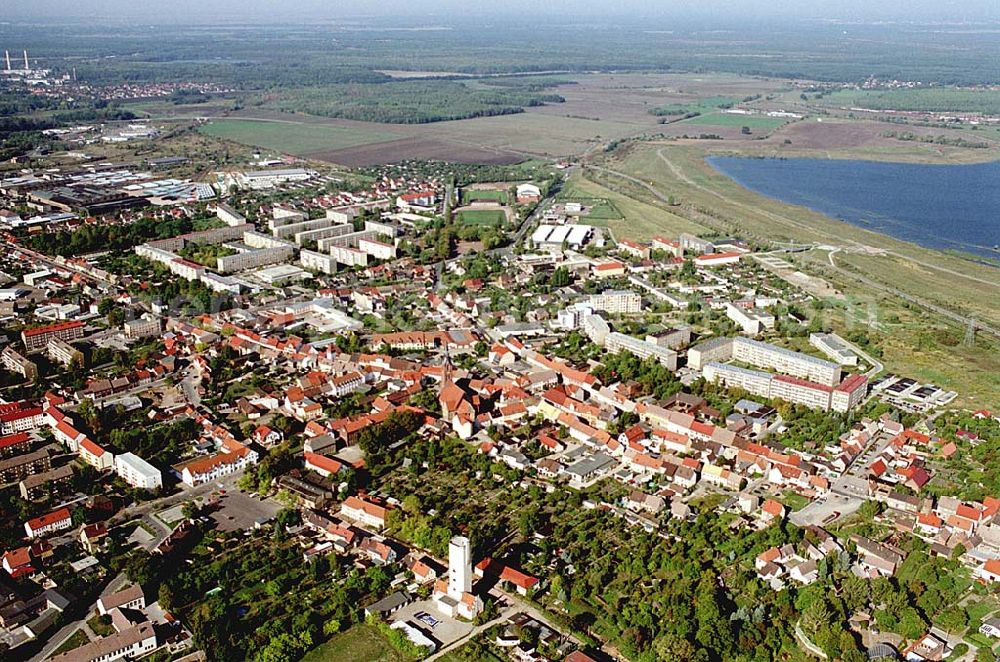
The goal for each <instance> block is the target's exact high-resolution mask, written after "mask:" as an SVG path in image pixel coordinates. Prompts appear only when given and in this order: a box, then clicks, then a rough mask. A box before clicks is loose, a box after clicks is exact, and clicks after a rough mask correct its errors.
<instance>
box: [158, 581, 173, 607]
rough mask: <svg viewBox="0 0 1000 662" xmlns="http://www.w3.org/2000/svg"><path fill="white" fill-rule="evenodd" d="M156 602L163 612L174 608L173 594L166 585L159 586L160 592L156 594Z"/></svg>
mask: <svg viewBox="0 0 1000 662" xmlns="http://www.w3.org/2000/svg"><path fill="white" fill-rule="evenodd" d="M156 599H157V602H159V603H160V608H161V609H163V610H164V611H170V610H171V609H173V607H174V592H173V590H172V589H171V588H170V585H169V584H167V583H165V582H164V583H163V584H160V592H159V593H158V594H157V598H156Z"/></svg>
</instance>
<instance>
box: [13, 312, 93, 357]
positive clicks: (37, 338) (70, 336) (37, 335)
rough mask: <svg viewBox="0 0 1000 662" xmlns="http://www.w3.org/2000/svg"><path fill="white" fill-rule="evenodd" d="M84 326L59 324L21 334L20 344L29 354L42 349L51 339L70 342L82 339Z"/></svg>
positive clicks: (76, 323) (73, 322) (78, 323)
mask: <svg viewBox="0 0 1000 662" xmlns="http://www.w3.org/2000/svg"><path fill="white" fill-rule="evenodd" d="M83 332H84V324H83V322H80V321H76V320H74V321H69V322H59V323H58V324H49V325H48V326H40V327H37V328H34V329H25V330H24V331H22V332H21V342H23V343H24V348H25V349H27V350H28V351H29V352H33V351H35V350H38V349H42V348H44V347H45V346H46V345H48V344H49V341H50V340H52V339H53V338H58V339H59V340H65V341H66V342H70V341H73V340H79V339H80V338H82V337H83Z"/></svg>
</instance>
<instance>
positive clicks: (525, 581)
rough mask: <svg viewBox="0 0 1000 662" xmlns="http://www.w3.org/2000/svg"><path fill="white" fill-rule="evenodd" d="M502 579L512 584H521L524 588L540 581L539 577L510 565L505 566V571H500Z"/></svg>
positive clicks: (528, 587)
mask: <svg viewBox="0 0 1000 662" xmlns="http://www.w3.org/2000/svg"><path fill="white" fill-rule="evenodd" d="M500 580H501V581H505V582H510V583H511V584H514V585H515V586H519V587H521V588H523V589H530V588H531V587H532V586H534V585H536V584H537V583H538V581H539V580H538V578H537V577H532V576H531V575H526V574H524V573H523V572H521V571H520V570H515V569H514V568H511V567H510V566H504V568H503V572H501V573H500Z"/></svg>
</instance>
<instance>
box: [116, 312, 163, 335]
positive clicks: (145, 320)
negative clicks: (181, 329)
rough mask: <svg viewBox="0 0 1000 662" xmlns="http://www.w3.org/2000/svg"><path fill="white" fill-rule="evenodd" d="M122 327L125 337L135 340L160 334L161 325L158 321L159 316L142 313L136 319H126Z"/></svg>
mask: <svg viewBox="0 0 1000 662" xmlns="http://www.w3.org/2000/svg"><path fill="white" fill-rule="evenodd" d="M122 329H123V330H124V332H125V338H127V339H128V340H135V339H137V338H146V337H149V336H158V335H160V331H161V330H162V325H161V323H160V318H158V317H153V316H151V315H143V316H142V317H139V318H138V319H134V320H128V321H127V322H125V323H124V324H123V325H122Z"/></svg>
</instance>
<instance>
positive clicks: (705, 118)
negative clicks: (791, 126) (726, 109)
mask: <svg viewBox="0 0 1000 662" xmlns="http://www.w3.org/2000/svg"><path fill="white" fill-rule="evenodd" d="M785 122H787V120H784V119H781V118H779V117H768V116H766V115H737V114H735V113H722V112H718V113H709V114H707V115H698V116H697V117H692V118H690V119H686V120H684V121H682V122H680V124H696V125H698V126H726V127H737V128H741V127H744V126H745V127H749V128H750V129H764V130H768V131H770V130H773V129H777V128H778V127H780V126H782V125H783V124H785Z"/></svg>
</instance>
